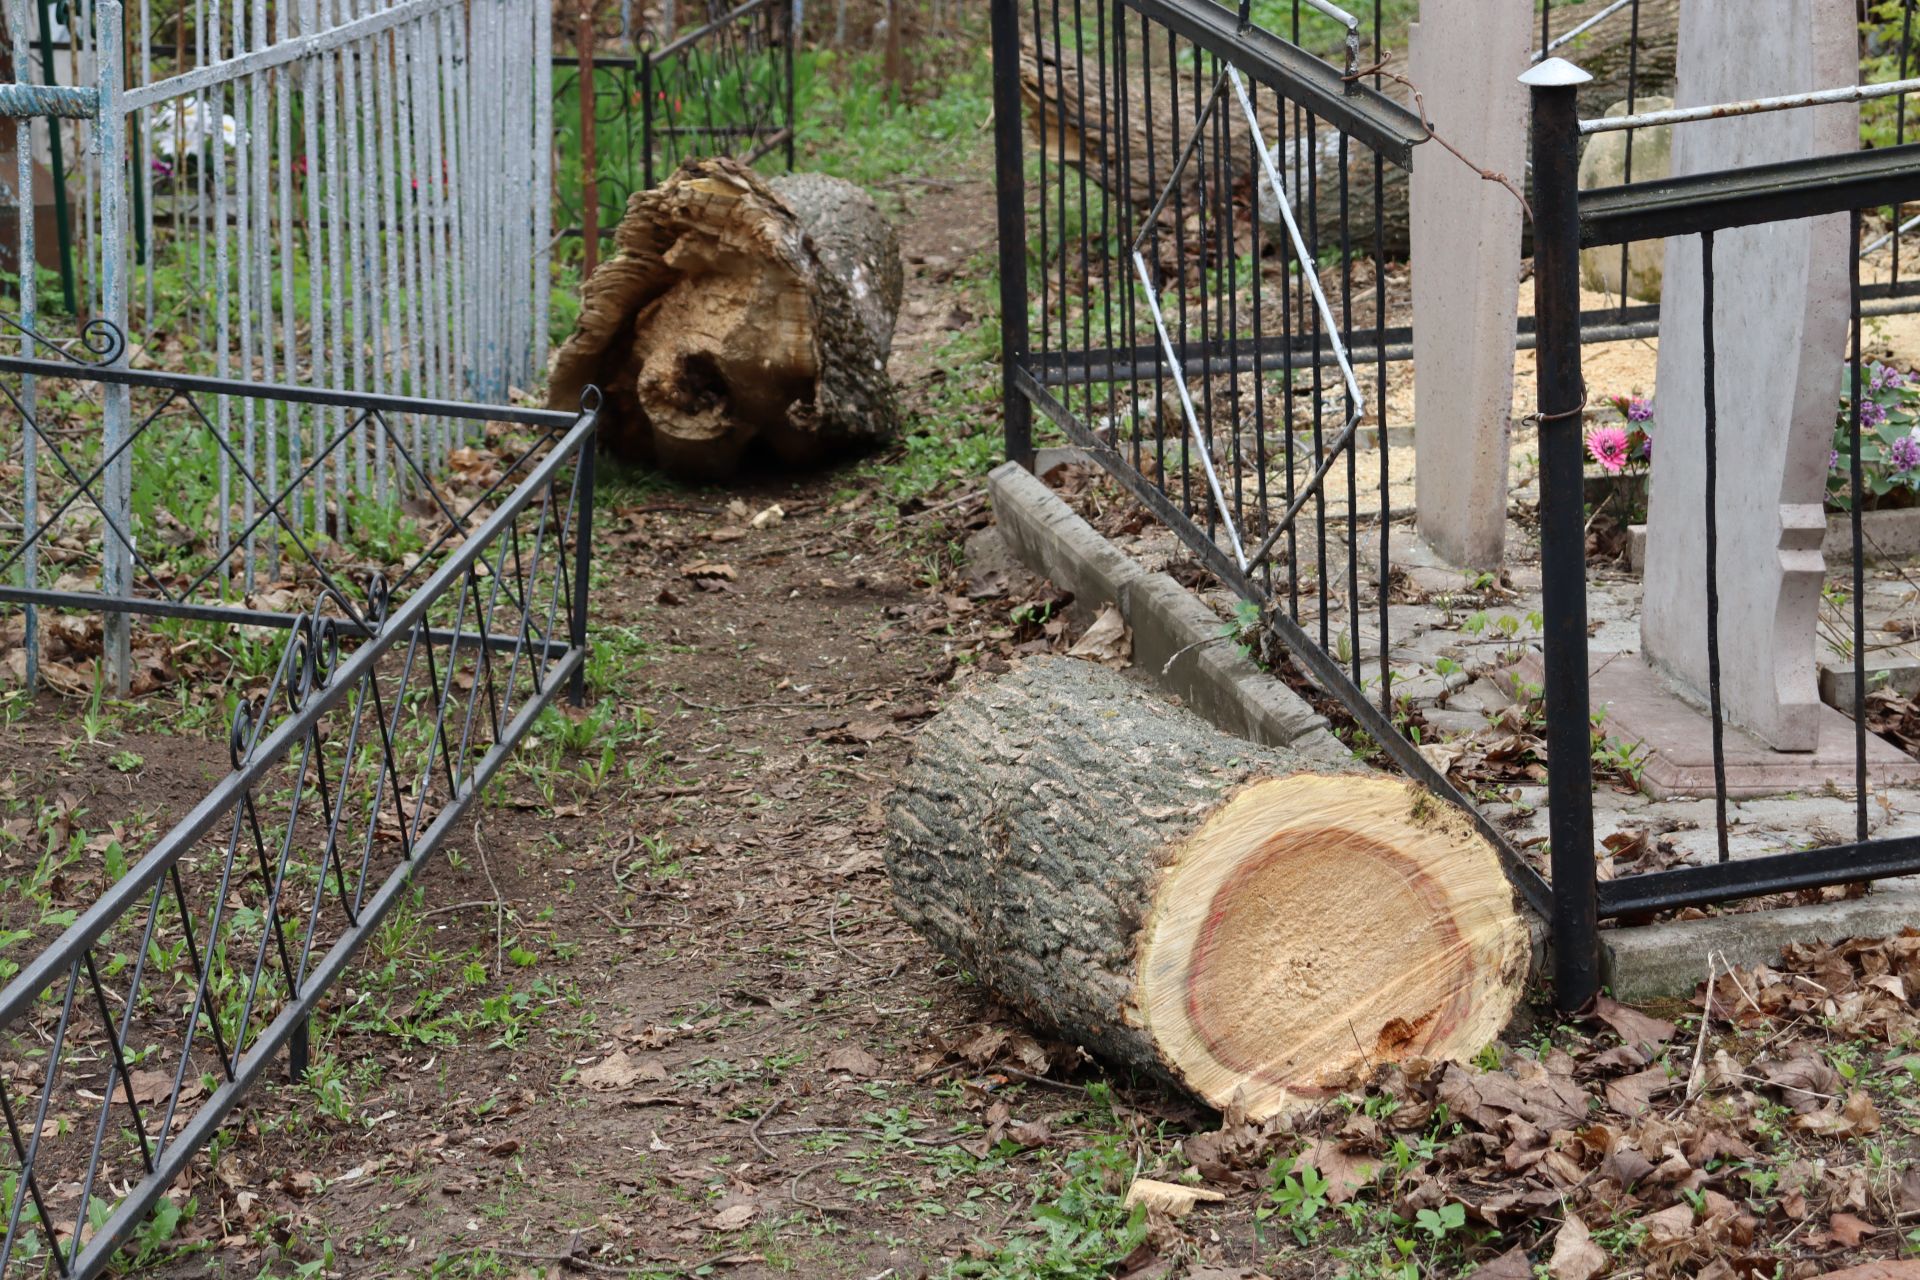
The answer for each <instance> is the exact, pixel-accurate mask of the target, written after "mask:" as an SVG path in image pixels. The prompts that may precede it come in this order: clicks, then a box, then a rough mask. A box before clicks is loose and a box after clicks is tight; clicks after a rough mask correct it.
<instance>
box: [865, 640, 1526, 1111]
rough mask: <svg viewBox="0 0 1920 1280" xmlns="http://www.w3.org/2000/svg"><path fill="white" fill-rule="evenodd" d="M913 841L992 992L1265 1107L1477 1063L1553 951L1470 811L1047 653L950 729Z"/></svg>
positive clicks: (916, 895)
mask: <svg viewBox="0 0 1920 1280" xmlns="http://www.w3.org/2000/svg"><path fill="white" fill-rule="evenodd" d="M889 837H890V838H889V848H888V855H887V867H888V871H889V873H890V875H891V877H892V882H893V889H894V897H895V903H896V906H897V908H898V910H899V912H900V914H901V916H902V917H903V918H904V919H906V920H907V921H908V923H910V924H912V925H913V926H914V927H915V928H916V929H918V930H919V931H920V932H921V933H922V934H923V935H925V936H926V937H927V938H928V939H929V940H930V941H931V942H932V943H933V944H934V945H935V946H936V947H938V948H939V949H940V951H941V952H943V953H944V954H946V955H947V956H949V957H950V958H952V959H953V961H954V962H955V963H956V964H959V965H960V966H962V967H963V968H965V969H966V970H968V971H969V972H971V973H972V974H973V975H974V977H975V978H977V979H978V980H979V981H980V982H981V983H982V984H983V985H984V986H986V987H987V988H988V989H989V990H992V991H993V992H995V993H996V994H997V995H999V996H1000V997H1002V998H1003V999H1005V1000H1007V1001H1008V1002H1009V1003H1011V1004H1012V1005H1013V1006H1015V1007H1016V1008H1017V1009H1019V1010H1020V1011H1021V1012H1022V1013H1023V1014H1024V1015H1025V1016H1026V1017H1028V1018H1029V1019H1031V1020H1032V1021H1034V1022H1035V1023H1037V1024H1039V1025H1041V1026H1044V1027H1047V1028H1049V1029H1052V1030H1055V1031H1058V1032H1060V1033H1061V1034H1063V1035H1065V1036H1066V1037H1068V1038H1070V1039H1072V1040H1074V1041H1075V1042H1077V1043H1079V1044H1082V1045H1085V1046H1086V1047H1087V1048H1089V1049H1090V1050H1092V1051H1093V1052H1095V1053H1096V1054H1098V1055H1099V1056H1101V1057H1103V1058H1105V1059H1106V1060H1107V1061H1109V1062H1111V1063H1114V1064H1116V1065H1118V1066H1121V1067H1127V1068H1133V1069H1135V1070H1139V1071H1143V1072H1146V1073H1149V1074H1151V1075H1154V1076H1156V1077H1158V1078H1160V1079H1163V1080H1166V1081H1169V1082H1171V1083H1173V1084H1175V1085H1177V1086H1179V1087H1180V1088H1183V1089H1185V1090H1186V1091H1188V1092H1190V1093H1191V1094H1193V1095H1194V1096H1195V1097H1197V1098H1199V1099H1201V1100H1202V1101H1204V1102H1206V1103H1208V1104H1209V1105H1211V1106H1213V1107H1215V1108H1219V1109H1222V1110H1225V1109H1226V1108H1228V1107H1229V1106H1231V1105H1233V1104H1235V1103H1236V1102H1237V1103H1238V1105H1240V1106H1241V1107H1242V1108H1244V1109H1245V1111H1246V1112H1247V1113H1248V1114H1249V1115H1251V1116H1253V1117H1255V1118H1256V1119H1264V1118H1265V1117H1267V1116H1270V1115H1274V1114H1276V1113H1278V1112H1282V1111H1288V1110H1295V1109H1299V1108H1303V1107H1306V1106H1310V1105H1312V1104H1313V1103H1315V1102H1316V1101H1318V1100H1320V1099H1322V1098H1324V1097H1326V1096H1328V1095H1329V1094H1331V1093H1335V1092H1338V1091H1340V1090H1342V1089H1344V1088H1348V1087H1351V1086H1352V1085H1354V1084H1355V1083H1357V1082H1358V1081H1359V1080H1361V1079H1363V1078H1364V1077H1365V1076H1366V1075H1367V1074H1369V1073H1370V1071H1371V1070H1372V1069H1373V1068H1375V1067H1378V1066H1380V1065H1382V1064H1383V1063H1388V1062H1395V1061H1399V1060H1402V1059H1406V1058H1414V1057H1422V1058H1430V1059H1440V1058H1448V1059H1462V1058H1466V1057H1470V1056H1471V1055H1473V1054H1474V1053H1477V1052H1478V1051H1479V1050H1480V1049H1481V1048H1483V1047H1484V1046H1485V1045H1486V1044H1487V1043H1488V1042H1490V1041H1491V1040H1492V1039H1493V1038H1494V1037H1495V1036H1497V1035H1498V1034H1499V1032H1500V1031H1501V1029H1502V1028H1503V1027H1504V1026H1505V1025H1506V1023H1507V1021H1508V1019H1509V1018H1510V1017H1511V1015H1512V1013H1513V1010H1514V1007H1515V1006H1516V1004H1517V1003H1518V1002H1519V999H1520V997H1521V994H1522V992H1523V990H1524V989H1525V985H1526V980H1527V976H1528V971H1529V967H1530V961H1531V958H1532V935H1531V932H1530V930H1529V929H1528V927H1527V924H1526V922H1525V921H1524V920H1523V919H1522V918H1521V916H1520V915H1519V914H1518V912H1517V910H1516V908H1515V905H1514V895H1513V891H1512V888H1511V886H1510V885H1509V884H1508V882H1507V879H1506V876H1505V873H1504V872H1503V870H1502V869H1501V865H1500V860H1499V856H1498V855H1497V854H1496V853H1495V851H1494V850H1493V848H1492V847H1491V846H1490V845H1489V844H1488V843H1487V842H1486V841H1485V840H1484V839H1483V838H1482V837H1480V836H1479V834H1478V833H1477V832H1475V831H1474V830H1473V827H1472V825H1471V824H1470V823H1469V822H1468V821H1467V819H1466V818H1465V816H1464V815H1462V814H1460V813H1459V812H1458V811H1457V810H1455V809H1453V808H1452V807H1451V806H1449V805H1447V804H1446V803H1444V802H1443V801H1440V800H1437V799H1435V798H1434V797H1433V796H1432V795H1430V794H1428V793H1427V792H1425V791H1423V790H1422V789H1420V788H1419V787H1418V786H1416V785H1414V784H1412V783H1410V782H1408V781H1407V780H1405V779H1403V778H1399V777H1392V776H1388V775H1385V774H1381V773H1377V772H1374V771H1371V770H1367V769H1363V768H1360V767H1358V766H1354V767H1351V768H1348V769H1341V768H1338V767H1329V766H1327V765H1325V764H1323V763H1320V762H1310V761H1308V760H1307V759H1306V758H1304V757H1302V756H1300V755H1297V754H1295V753H1292V752H1289V751H1286V750H1269V749H1266V748H1261V747H1255V746H1252V745H1251V744H1249V743H1247V742H1245V741H1243V740H1241V739H1239V738H1235V737H1232V736H1230V735H1228V734H1224V733H1222V732H1220V731H1219V730H1217V729H1215V728H1213V727H1212V726H1211V725H1208V724H1206V723H1205V722H1203V721H1201V720H1200V719H1199V718H1198V717H1196V716H1194V715H1192V714H1190V713H1188V712H1186V711H1184V710H1181V709H1179V708H1176V707H1173V706H1171V705H1169V704H1167V703H1165V702H1163V701H1161V700H1159V699H1158V698H1155V697H1154V696H1152V695H1151V694H1149V693H1147V692H1146V691H1145V690H1143V689H1141V688H1140V687H1139V686H1138V685H1136V684H1135V683H1133V682H1132V681H1130V680H1129V679H1127V678H1126V677H1125V676H1123V675H1120V674H1117V673H1115V672H1112V671H1109V670H1106V669H1105V668H1102V667H1099V666H1095V665H1093V664H1091V663H1085V662H1077V661H1073V660H1069V659H1040V660H1035V661H1031V662H1028V663H1026V664H1024V665H1022V666H1020V667H1018V668H1016V669H1015V670H1014V671H1013V672H1011V673H1010V674H1008V675H1006V676H1004V677H1002V678H1000V679H999V680H997V681H994V682H992V683H983V684H980V685H976V686H975V687H973V688H972V689H969V690H968V691H967V692H965V693H964V694H962V695H960V696H959V697H958V698H957V699H955V700H954V701H953V702H952V703H951V704H950V705H949V706H947V707H946V708H945V709H944V710H943V711H942V712H941V713H940V714H939V715H938V716H936V717H934V719H932V720H931V721H929V722H928V723H927V725H926V726H925V727H924V728H923V729H922V731H921V733H920V737H919V740H918V745H917V748H916V750H915V754H914V760H913V762H912V764H911V765H910V766H909V767H908V768H907V769H906V771H905V774H904V777H903V780H902V782H901V785H900V787H899V789H898V791H897V792H896V794H895V798H894V801H893V804H892V808H891V813H890V818H889Z"/></svg>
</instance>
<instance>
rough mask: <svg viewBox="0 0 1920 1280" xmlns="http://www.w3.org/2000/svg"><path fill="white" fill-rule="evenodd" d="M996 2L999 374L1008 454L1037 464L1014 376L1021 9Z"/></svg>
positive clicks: (1020, 292)
mask: <svg viewBox="0 0 1920 1280" xmlns="http://www.w3.org/2000/svg"><path fill="white" fill-rule="evenodd" d="M992 5H993V159H994V177H993V187H994V193H995V195H996V197H997V198H998V200H999V223H1000V378H1001V402H1002V405H1003V410H1002V412H1003V413H1004V414H1005V416H1006V433H1007V459H1008V460H1009V461H1011V462H1018V463H1020V464H1021V465H1022V466H1024V467H1026V468H1028V469H1029V470H1031V469H1032V467H1033V406H1032V405H1031V404H1029V403H1028V402H1027V397H1026V393H1025V392H1024V391H1022V390H1021V389H1020V386H1019V383H1018V381H1017V380H1016V377H1015V375H1016V374H1017V372H1018V371H1019V370H1020V369H1021V368H1022V367H1024V365H1025V364H1026V360H1027V176H1026V160H1025V157H1024V156H1023V155H1022V154H1021V139H1020V126H1021V118H1020V117H1021V112H1022V111H1023V110H1024V109H1025V108H1024V106H1023V105H1022V103H1021V100H1020V10H1019V6H1018V4H1017V3H1016V0H992Z"/></svg>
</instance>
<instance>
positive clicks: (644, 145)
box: [628, 45, 654, 191]
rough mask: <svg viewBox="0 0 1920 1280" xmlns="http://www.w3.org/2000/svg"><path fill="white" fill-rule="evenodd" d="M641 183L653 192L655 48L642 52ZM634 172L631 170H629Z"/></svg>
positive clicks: (640, 57) (649, 47) (649, 46)
mask: <svg viewBox="0 0 1920 1280" xmlns="http://www.w3.org/2000/svg"><path fill="white" fill-rule="evenodd" d="M639 60H640V181H641V182H642V183H643V184H644V189H645V190H648V191H651V190H653V94H654V88H653V47H652V46H651V45H648V46H645V47H643V48H642V49H641V50H640V54H639ZM628 172H629V173H631V172H632V170H631V169H629V170H628Z"/></svg>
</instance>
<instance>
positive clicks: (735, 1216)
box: [707, 1204, 760, 1231]
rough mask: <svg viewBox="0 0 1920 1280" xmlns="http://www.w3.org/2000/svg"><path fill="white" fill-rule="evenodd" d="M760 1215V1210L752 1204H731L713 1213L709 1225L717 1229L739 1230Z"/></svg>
mask: <svg viewBox="0 0 1920 1280" xmlns="http://www.w3.org/2000/svg"><path fill="white" fill-rule="evenodd" d="M759 1216H760V1210H759V1209H757V1208H756V1207H754V1206H753V1205H750V1204H736V1205H731V1206H729V1207H727V1208H725V1209H722V1210H721V1211H720V1212H718V1213H716V1214H714V1215H713V1219H712V1221H710V1222H709V1223H708V1224H707V1225H708V1226H710V1227H712V1228H713V1229H714V1230H715V1231H738V1230H740V1228H742V1227H744V1226H746V1225H747V1224H748V1223H750V1222H752V1221H753V1220H754V1219H755V1218H757V1217H759Z"/></svg>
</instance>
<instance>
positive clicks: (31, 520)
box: [7, 0, 66, 693]
mask: <svg viewBox="0 0 1920 1280" xmlns="http://www.w3.org/2000/svg"><path fill="white" fill-rule="evenodd" d="M7 22H8V23H9V24H10V25H11V26H12V27H13V73H14V75H15V77H16V78H18V79H19V81H20V83H22V84H26V83H27V82H28V81H30V80H31V79H32V78H33V77H32V74H31V68H32V63H31V59H32V49H31V46H30V36H31V32H32V20H31V19H30V18H29V17H28V15H27V5H26V0H7ZM54 136H55V137H56V138H57V137H58V136H59V134H58V133H57V132H56V133H55V135H54ZM56 145H57V143H56ZM13 147H14V160H15V168H14V186H13V198H14V216H15V217H16V218H17V219H18V223H17V226H18V227H19V231H20V239H19V244H18V246H17V251H18V253H19V255H20V256H19V261H18V263H17V265H18V267H19V269H20V270H19V274H20V325H21V327H22V328H23V329H24V330H26V332H25V333H22V334H21V335H20V354H21V355H27V356H30V355H33V354H34V350H33V339H32V337H30V336H29V335H30V334H31V333H32V332H33V330H34V328H35V327H36V326H37V325H38V323H39V317H38V316H37V315H36V314H35V312H36V310H37V308H38V304H39V298H40V290H39V281H38V279H37V278H36V277H35V272H36V271H37V270H38V267H39V263H38V260H37V259H36V257H35V254H36V253H37V252H38V251H37V249H36V248H35V246H34V242H33V117H32V116H21V117H20V118H19V119H17V120H15V121H14V122H13ZM60 225H61V226H62V227H64V226H65V225H66V223H65V222H64V221H62V222H61V224H60ZM38 398H39V392H38V386H37V380H36V379H34V378H32V377H23V378H21V379H20V467H21V473H20V529H21V537H22V538H32V537H33V530H34V528H35V527H36V526H37V525H38V524H39V523H40V474H39V472H40V454H39V443H40V442H39V440H38V438H37V437H36V436H35V435H34V423H35V421H37V416H38V412H39V408H38V404H37V400H38ZM20 568H21V573H22V574H23V575H24V578H25V582H26V585H27V586H29V587H37V586H39V585H40V547H39V544H38V542H34V543H31V544H30V545H29V546H28V547H27V551H26V555H25V557H24V558H23V562H22V564H21V566H20ZM25 626H26V635H25V637H24V644H25V646H26V663H27V672H26V675H27V691H28V692H29V693H32V692H34V691H36V690H37V689H38V688H39V687H40V611H39V610H38V609H37V608H35V607H34V606H33V605H28V606H27V608H26V618H25Z"/></svg>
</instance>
